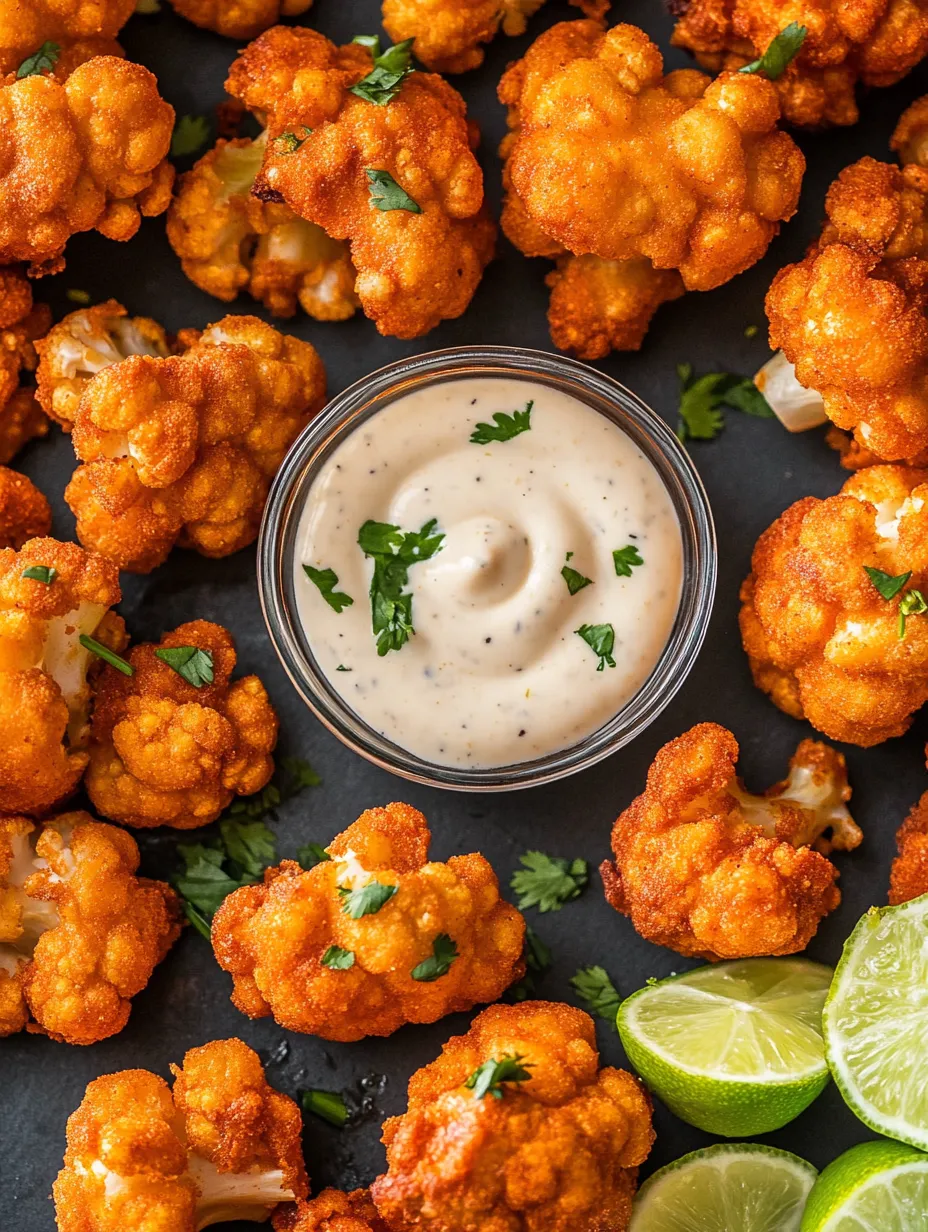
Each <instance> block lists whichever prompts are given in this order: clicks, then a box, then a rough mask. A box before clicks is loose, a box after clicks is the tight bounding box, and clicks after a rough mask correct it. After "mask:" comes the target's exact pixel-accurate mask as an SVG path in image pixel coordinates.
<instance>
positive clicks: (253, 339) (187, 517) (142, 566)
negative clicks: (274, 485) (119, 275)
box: [47, 316, 325, 573]
mask: <svg viewBox="0 0 928 1232" xmlns="http://www.w3.org/2000/svg"><path fill="white" fill-rule="evenodd" d="M180 344H181V346H186V347H187V349H186V350H185V351H184V353H183V354H182V355H172V356H169V357H168V358H167V359H161V358H157V357H152V356H151V355H144V354H143V355H139V354H136V355H131V356H130V357H129V358H128V359H123V360H122V361H121V362H117V363H112V364H110V365H109V366H107V367H104V368H102V370H101V371H99V372H98V373H97V375H96V376H94V377H93V379H92V380H90V381H88V382H87V384H86V385H85V386H84V389H83V392H82V393H81V397H80V401H79V403H78V405H77V406H76V408H74V409H73V413H74V431H73V434H72V437H71V439H72V441H73V443H74V449H75V452H76V453H77V456H78V458H80V459H81V461H82V462H83V463H84V465H82V466H79V467H78V469H77V470H76V471H75V472H74V476H73V477H72V479H71V482H70V483H69V484H68V487H67V489H66V491H65V498H66V500H67V501H68V504H69V505H70V506H71V509H72V511H73V513H74V515H75V517H76V518H77V535H78V538H79V539H80V541H81V542H82V543H84V544H86V545H87V546H88V547H93V548H95V549H96V550H98V551H100V552H102V553H103V554H104V555H106V556H108V557H109V558H110V559H111V560H114V561H116V562H117V563H118V564H119V565H120V567H121V568H123V569H127V570H129V571H130V572H133V573H148V572H150V571H151V570H152V569H154V568H155V566H156V565H159V564H161V562H162V561H163V560H164V559H165V558H166V557H167V555H168V553H169V552H170V551H171V548H172V547H174V545H175V544H176V543H178V544H180V546H181V547H186V548H193V549H195V550H196V551H198V552H200V553H201V554H202V555H203V556H228V555H229V554H230V553H231V552H237V551H238V550H239V549H240V548H243V547H245V546H246V545H247V544H249V543H251V542H252V541H253V540H254V539H255V537H256V536H257V533H258V527H259V525H260V522H261V514H262V511H263V509H264V502H265V499H266V497H267V493H268V489H269V487H270V483H271V480H272V479H273V477H274V473H275V472H276V470H277V468H278V466H279V465H280V463H281V460H282V459H283V456H284V454H285V453H286V452H287V449H288V448H289V446H290V444H291V442H292V441H293V439H294V437H295V436H296V435H297V433H298V432H300V430H301V429H302V428H303V427H304V426H305V425H306V424H307V423H308V421H309V419H310V418H311V416H312V415H314V414H315V413H316V411H318V410H319V408H320V407H321V406H322V404H323V402H324V400H325V370H324V368H323V366H322V360H321V359H320V358H319V356H318V354H317V353H316V351H315V349H314V348H313V347H312V346H311V345H310V344H309V343H308V342H301V341H300V340H299V339H298V338H292V337H290V336H289V335H286V334H280V333H278V332H277V330H276V329H273V328H272V327H271V326H270V325H265V324H264V323H263V322H262V321H259V320H258V319H257V318H256V317H246V316H231V317H225V318H223V320H221V321H219V322H218V323H217V324H216V325H211V326H210V327H209V328H208V329H207V330H205V331H204V332H203V333H202V334H197V333H196V331H193V330H189V331H182V332H181V335H180ZM48 353H49V352H47V354H48ZM68 409H70V404H69V407H68Z"/></svg>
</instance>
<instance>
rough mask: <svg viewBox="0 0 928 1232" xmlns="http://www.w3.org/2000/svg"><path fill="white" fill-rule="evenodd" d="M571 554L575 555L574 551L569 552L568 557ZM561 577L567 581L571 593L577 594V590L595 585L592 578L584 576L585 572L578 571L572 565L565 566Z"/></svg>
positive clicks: (568, 557)
mask: <svg viewBox="0 0 928 1232" xmlns="http://www.w3.org/2000/svg"><path fill="white" fill-rule="evenodd" d="M571 556H573V552H568V553H567V559H568V560H570V558H571ZM561 577H562V578H563V579H564V581H565V582H566V583H567V590H568V593H569V594H571V595H575V594H577V592H578V591H581V590H583V588H584V587H585V586H592V585H593V579H592V578H588V577H584V576H583V574H582V573H578V572H577V570H576V569H571V567H570V565H565V566H564V568H563V569H562V570H561Z"/></svg>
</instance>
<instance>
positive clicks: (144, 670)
mask: <svg viewBox="0 0 928 1232" xmlns="http://www.w3.org/2000/svg"><path fill="white" fill-rule="evenodd" d="M177 647H184V648H189V649H191V650H192V651H199V652H200V653H199V655H197V656H196V664H195V666H196V665H197V664H199V665H202V666H203V668H204V670H203V671H188V672H187V675H182V674H181V672H180V671H179V670H175V667H173V666H171V665H170V663H171V660H172V659H173V660H175V661H176V659H177V656H172V655H171V654H169V653H167V652H168V651H169V650H170V649H173V648H177ZM164 656H166V657H164ZM203 656H205V657H206V659H207V660H208V663H204V661H203ZM235 662H236V655H235V646H234V644H233V642H232V638H231V636H230V635H229V634H228V633H227V632H226V630H225V629H223V628H222V627H221V626H220V625H214V624H211V623H210V622H209V621H206V620H193V621H190V622H189V623H188V624H184V625H180V626H179V627H178V628H177V629H175V630H174V632H173V633H166V634H165V635H164V637H162V639H161V641H160V642H159V643H158V645H157V646H156V645H153V644H150V643H146V644H143V645H140V646H135V647H133V649H132V651H131V652H130V654H129V656H128V663H129V666H130V667H131V669H132V674H131V675H127V674H126V673H125V672H124V671H120V670H119V669H118V668H115V667H110V666H107V667H106V668H105V669H104V670H103V671H102V672H101V674H100V678H99V681H98V683H97V688H96V699H95V703H94V712H93V724H92V727H91V734H90V764H89V766H88V768H87V778H86V782H85V786H86V789H87V794H88V795H89V796H90V798H91V800H92V801H93V803H94V805H95V806H96V808H97V810H98V812H100V813H102V815H103V816H104V817H109V818H111V819H112V820H113V821H119V822H122V823H123V824H124V825H127V826H140V827H147V826H162V825H163V826H174V827H175V828H177V829H179V830H189V829H193V828H194V827H196V826H205V825H207V824H208V823H209V822H211V821H215V820H216V818H217V817H218V816H219V814H220V813H221V812H222V810H223V809H224V808H225V807H226V806H227V805H228V804H230V803H231V801H232V799H233V797H234V796H237V795H238V796H250V795H252V794H253V793H254V792H256V791H260V790H261V788H262V787H264V785H265V784H266V783H267V781H268V779H269V778H270V777H271V774H272V773H273V770H274V763H273V761H272V759H271V753H272V752H273V750H274V746H275V744H276V743H277V726H278V724H277V715H276V714H275V713H274V709H273V707H272V706H271V703H270V701H269V699H268V696H267V692H266V690H265V688H264V685H263V684H262V683H261V681H260V680H259V679H258V677H257V676H245V677H243V678H242V679H241V680H236V681H235V682H234V683H231V681H230V677H231V675H232V672H233V671H234V669H235ZM181 666H183V664H182V665H181ZM191 675H192V676H193V679H194V680H196V681H197V683H191V682H190V679H189V678H190V676H191Z"/></svg>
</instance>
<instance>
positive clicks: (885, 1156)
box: [800, 1138, 928, 1232]
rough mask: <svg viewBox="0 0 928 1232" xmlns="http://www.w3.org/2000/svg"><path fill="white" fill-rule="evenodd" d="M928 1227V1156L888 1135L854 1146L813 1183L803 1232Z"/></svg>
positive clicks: (893, 1231) (895, 1231)
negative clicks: (887, 1136) (895, 1140)
mask: <svg viewBox="0 0 928 1232" xmlns="http://www.w3.org/2000/svg"><path fill="white" fill-rule="evenodd" d="M926 1227H928V1155H925V1154H924V1153H923V1152H921V1151H918V1150H916V1149H915V1147H911V1146H907V1145H905V1144H904V1143H902V1142H891V1141H889V1140H887V1139H885V1138H882V1139H880V1140H879V1141H877V1142H862V1143H860V1145H859V1146H853V1147H851V1149H850V1150H849V1151H845V1152H844V1154H843V1155H839V1156H838V1158H837V1159H836V1160H834V1162H833V1163H830V1164H829V1165H828V1167H827V1168H826V1169H825V1170H824V1172H822V1174H821V1176H820V1177H819V1178H818V1180H817V1181H816V1182H815V1184H814V1185H813V1187H812V1192H811V1193H810V1194H809V1199H808V1202H807V1203H806V1209H805V1211H804V1213H803V1217H802V1223H801V1225H800V1232H914V1229H916V1228H926Z"/></svg>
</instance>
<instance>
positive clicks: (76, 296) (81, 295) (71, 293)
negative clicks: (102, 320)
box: [65, 287, 90, 304]
mask: <svg viewBox="0 0 928 1232" xmlns="http://www.w3.org/2000/svg"><path fill="white" fill-rule="evenodd" d="M65 296H66V297H67V298H68V299H69V300H70V301H71V303H72V304H89V303H90V292H89V291H81V290H80V289H79V288H78V287H68V289H67V291H65Z"/></svg>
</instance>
